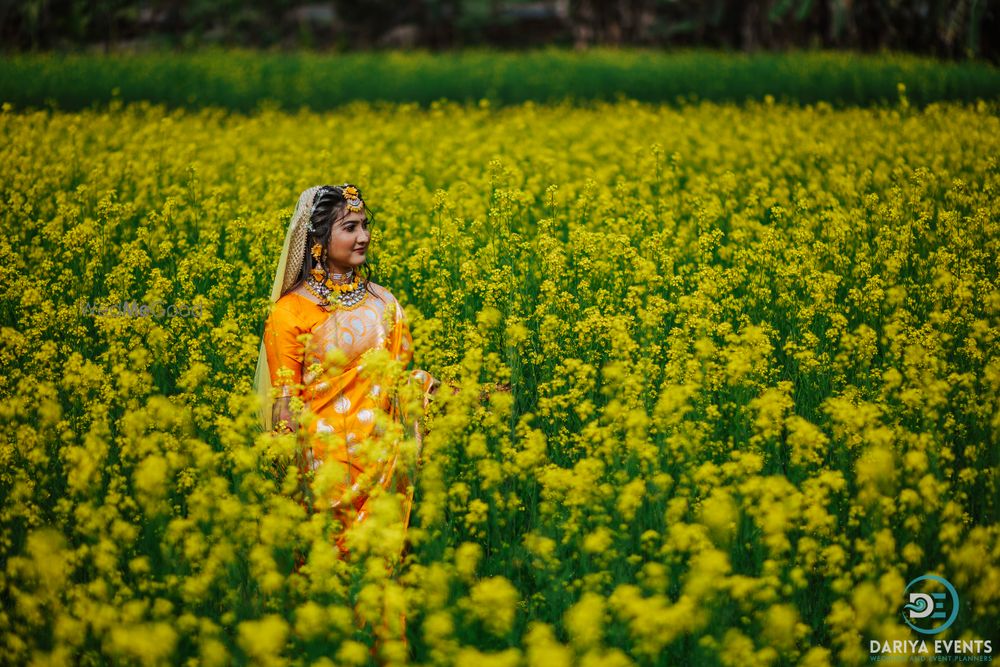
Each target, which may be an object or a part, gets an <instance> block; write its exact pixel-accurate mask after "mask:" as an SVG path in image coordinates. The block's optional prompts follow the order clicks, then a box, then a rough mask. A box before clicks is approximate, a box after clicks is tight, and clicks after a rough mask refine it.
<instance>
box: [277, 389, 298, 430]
mask: <svg viewBox="0 0 1000 667" xmlns="http://www.w3.org/2000/svg"><path fill="white" fill-rule="evenodd" d="M291 401H292V397H291V396H279V397H278V398H276V399H275V400H274V407H273V408H272V410H271V424H273V425H274V427H273V428H274V431H275V432H276V433H295V432H296V431H298V430H299V420H298V418H297V417H296V414H295V411H294V410H292V406H291Z"/></svg>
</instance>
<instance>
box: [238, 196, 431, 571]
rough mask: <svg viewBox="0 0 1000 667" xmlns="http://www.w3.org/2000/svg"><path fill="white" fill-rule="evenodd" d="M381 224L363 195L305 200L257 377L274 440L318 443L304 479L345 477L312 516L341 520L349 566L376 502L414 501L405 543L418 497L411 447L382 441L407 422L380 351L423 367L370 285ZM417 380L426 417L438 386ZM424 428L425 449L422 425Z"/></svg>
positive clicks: (275, 294) (398, 314) (314, 505)
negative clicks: (359, 530) (404, 449)
mask: <svg viewBox="0 0 1000 667" xmlns="http://www.w3.org/2000/svg"><path fill="white" fill-rule="evenodd" d="M369 225H370V217H369V211H368V208H367V206H366V205H365V202H364V200H363V199H362V197H361V193H360V192H359V191H358V189H357V187H355V186H353V185H350V184H345V185H341V186H329V185H324V186H316V187H311V188H309V189H308V190H306V191H305V192H303V193H302V194H301V195H300V196H299V201H298V205H297V206H296V208H295V213H294V215H293V216H292V220H291V223H290V224H289V227H288V232H287V234H286V235H285V243H284V248H283V249H282V253H281V259H280V260H279V262H278V271H277V274H276V275H275V280H274V287H273V288H272V291H271V301H272V302H274V303H273V305H272V308H271V313H270V315H269V317H268V319H267V323H266V324H265V327H264V339H263V342H262V343H261V352H260V355H259V357H258V363H257V375H256V378H255V385H256V389H257V392H258V394H259V395H260V396H261V397H262V399H263V400H264V403H263V407H264V409H263V411H262V415H261V417H262V419H261V421H262V424H263V426H264V429H265V431H272V430H273V431H276V432H290V431H297V430H299V429H303V430H305V431H306V432H307V433H308V439H307V442H308V443H309V444H307V445H306V446H305V448H304V451H303V452H302V457H301V458H300V461H301V462H302V464H303V465H301V466H300V471H302V469H303V468H304V469H305V470H304V472H307V473H311V472H313V471H316V470H317V469H318V468H320V467H321V466H322V467H327V466H335V469H334V470H333V471H332V479H333V480H335V482H334V483H333V484H332V485H330V486H329V487H328V488H327V489H325V490H323V489H320V490H319V492H318V493H317V494H315V495H314V496H312V497H311V498H310V500H309V501H308V503H309V505H311V507H309V509H310V511H312V510H314V509H315V510H321V509H323V508H329V509H332V510H333V512H334V513H335V516H336V518H337V519H338V520H339V521H340V523H341V524H342V525H343V527H344V530H343V531H341V533H340V534H339V536H338V537H337V540H336V542H337V546H338V548H339V549H340V551H341V554H342V556H346V555H347V553H348V550H347V546H346V541H345V538H346V533H347V530H348V529H349V528H350V526H351V525H353V524H354V523H356V522H360V521H362V520H364V518H365V516H366V515H367V511H368V501H369V500H370V499H371V498H372V496H373V494H374V493H378V492H381V491H383V490H391V489H393V488H395V489H396V490H398V491H401V492H402V493H403V494H404V501H403V507H402V518H403V530H404V532H405V530H406V527H407V526H408V524H409V516H410V508H411V505H412V486H411V485H410V484H409V483H408V482H409V480H407V479H406V476H405V475H404V474H403V473H402V471H401V468H402V465H401V464H400V465H397V464H398V463H399V461H398V459H399V450H398V444H399V443H398V441H399V438H398V437H395V438H393V442H386V441H385V438H380V436H382V435H391V433H390V432H389V431H387V430H386V429H384V428H383V427H382V425H381V424H380V423H379V422H381V421H382V418H381V417H380V415H387V416H388V418H389V419H390V420H393V421H396V422H399V423H405V422H404V420H405V418H406V417H407V415H406V412H407V411H406V409H405V405H404V402H403V401H401V400H400V397H399V395H398V392H397V391H396V390H395V389H396V385H397V384H398V383H397V382H395V381H394V379H395V378H394V376H395V375H398V373H394V372H393V371H392V370H391V368H390V369H389V370H385V369H384V368H383V369H382V370H381V371H376V372H375V373H372V372H371V369H368V370H367V371H366V370H365V369H364V366H365V365H366V362H367V361H369V360H371V361H372V364H373V365H376V366H377V365H378V360H377V358H378V356H379V355H378V354H375V355H374V356H373V353H376V352H377V351H378V350H385V351H386V353H387V354H386V353H382V355H381V356H383V357H385V356H388V357H389V361H390V366H392V363H393V362H394V363H395V365H396V370H397V371H398V370H399V369H402V368H405V366H406V365H407V364H408V363H409V362H410V360H411V359H412V357H413V341H412V338H411V337H410V332H409V328H408V327H407V324H406V317H405V314H404V312H403V309H402V307H401V306H400V304H399V302H398V301H397V300H396V298H395V297H394V296H393V295H392V294H391V293H390V292H389V290H387V289H386V288H384V287H382V286H380V285H377V284H375V283H373V282H371V280H370V276H371V268H370V267H369V266H368V264H367V262H366V259H367V253H368V245H369V243H370V241H371V233H370V229H369ZM383 361H384V359H383ZM409 380H410V381H415V382H417V383H419V385H420V389H421V390H422V392H423V397H424V405H425V406H426V402H427V400H428V398H429V396H430V392H431V388H432V384H436V383H435V382H434V380H433V379H432V378H431V376H430V375H429V374H428V373H425V372H424V371H419V370H417V371H414V372H413V373H412V374H411V375H410V376H409ZM272 396H273V399H272ZM412 429H413V433H414V435H415V437H416V438H417V441H418V447H419V439H420V430H419V427H418V426H417V424H416V422H415V420H414V421H413V424H412ZM307 487H308V485H307ZM307 491H311V489H309V488H307Z"/></svg>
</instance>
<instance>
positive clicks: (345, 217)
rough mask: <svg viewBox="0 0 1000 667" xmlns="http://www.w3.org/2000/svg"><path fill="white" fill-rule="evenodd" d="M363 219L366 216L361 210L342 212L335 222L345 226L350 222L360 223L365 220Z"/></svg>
mask: <svg viewBox="0 0 1000 667" xmlns="http://www.w3.org/2000/svg"><path fill="white" fill-rule="evenodd" d="M365 217H367V214H366V213H365V212H364V211H363V210H361V211H344V212H343V213H341V214H340V215H339V216H337V218H336V222H339V223H341V224H344V225H346V224H350V223H352V222H361V221H362V220H364V219H365Z"/></svg>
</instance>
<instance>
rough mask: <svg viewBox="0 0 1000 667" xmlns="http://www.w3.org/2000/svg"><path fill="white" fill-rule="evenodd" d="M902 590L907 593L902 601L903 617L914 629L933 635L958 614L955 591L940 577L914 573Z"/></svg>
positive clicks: (948, 624)
mask: <svg viewBox="0 0 1000 667" xmlns="http://www.w3.org/2000/svg"><path fill="white" fill-rule="evenodd" d="M910 589H913V591H912V592H911V591H910ZM904 593H908V594H909V595H908V597H907V600H908V602H907V603H906V604H904V605H903V620H904V621H906V624H907V625H908V626H910V627H911V628H913V629H914V630H916V631H917V632H920V633H922V634H925V635H936V634H937V633H939V632H941V631H942V630H946V629H948V628H949V627H951V624H952V623H954V622H955V618H956V617H957V616H958V591H956V590H955V587H954V586H952V585H951V582H949V581H948V580H947V579H945V578H944V577H939V576H937V575H936V574H925V575H924V576H922V577H917V578H916V579H914V580H913V581H911V582H910V583H908V584H907V585H906V590H905V591H904Z"/></svg>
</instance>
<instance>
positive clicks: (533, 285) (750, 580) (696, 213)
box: [0, 90, 1000, 667]
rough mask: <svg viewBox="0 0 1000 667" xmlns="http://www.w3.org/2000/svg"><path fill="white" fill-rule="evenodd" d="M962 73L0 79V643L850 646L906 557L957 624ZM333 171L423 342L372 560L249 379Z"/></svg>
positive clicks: (416, 654)
mask: <svg viewBox="0 0 1000 667" xmlns="http://www.w3.org/2000/svg"><path fill="white" fill-rule="evenodd" d="M997 111H998V109H997V106H996V104H995V103H983V102H980V103H978V104H972V105H968V104H966V105H958V104H951V103H947V104H944V103H942V104H930V105H928V106H926V107H925V108H921V109H918V108H916V106H913V107H911V106H910V105H909V104H908V103H907V98H906V91H905V90H900V92H899V101H898V103H896V104H894V105H893V106H891V107H888V108H881V109H858V108H848V109H841V110H835V109H833V108H832V107H831V106H829V105H827V104H824V103H819V104H816V105H811V106H786V105H783V104H780V103H775V102H774V101H773V100H771V99H768V100H765V101H764V102H761V103H753V102H751V103H748V104H743V105H731V104H714V103H709V102H704V103H698V104H684V105H680V106H675V107H668V106H659V105H652V104H642V103H638V102H627V101H621V102H616V103H604V102H594V103H591V104H588V105H585V106H571V105H568V104H565V105H558V104H556V105H538V104H532V103H524V104H520V105H512V106H507V107H504V108H492V107H491V106H490V104H489V103H487V102H483V103H481V104H479V105H459V104H450V103H434V104H431V105H429V106H427V107H420V106H417V105H415V104H388V103H385V104H367V103H353V104H350V105H347V106H343V107H340V108H339V109H338V110H335V111H331V112H324V113H313V112H308V111H302V112H298V113H295V112H284V111H278V110H275V109H267V108H262V109H261V110H259V111H257V112H254V113H252V114H250V115H242V114H239V113H233V112H227V111H223V110H220V109H218V108H209V109H205V110H199V111H194V110H187V111H185V110H167V109H166V108H165V107H162V106H155V105H151V104H148V103H135V104H128V105H123V104H122V103H120V102H119V103H112V104H111V105H110V107H109V108H107V109H104V110H102V111H95V110H91V111H80V112H73V113H66V112H50V111H40V112H24V111H19V110H17V109H14V108H12V107H11V106H10V105H5V106H4V111H3V113H2V114H0V133H2V141H0V188H2V213H0V218H2V221H3V230H4V233H3V234H2V235H0V259H2V261H0V274H2V275H0V277H2V280H0V327H2V328H0V398H2V400H0V415H2V424H0V433H2V434H3V436H2V439H0V497H2V509H0V597H2V599H3V610H2V615H0V656H2V659H0V661H2V662H4V663H5V664H34V665H103V664H109V663H113V664H140V665H161V664H164V665H167V664H183V665H229V664H234V663H235V664H260V665H318V666H321V665H367V664H397V665H402V664H414V665H452V664H455V665H470V666H474V667H490V666H501V665H503V666H506V665H510V666H514V665H527V666H531V667H536V666H537V667H559V666H561V665H586V666H597V665H601V666H618V665H622V666H624V665H664V666H665V665H727V666H728V665H733V666H735V665H809V666H819V665H838V664H847V665H857V664H863V663H866V662H868V661H869V660H870V657H871V656H870V652H871V649H870V642H871V641H872V640H879V641H884V640H889V639H893V638H904V637H905V638H913V637H915V636H916V635H914V634H913V633H912V632H911V631H910V629H909V628H907V627H906V623H905V622H904V617H903V615H902V614H901V613H900V611H901V609H902V606H903V603H904V602H906V599H907V598H906V595H905V592H906V588H907V582H910V581H911V580H913V579H914V578H915V577H918V576H920V575H924V574H925V573H934V574H937V575H940V576H941V577H944V578H946V579H947V580H948V581H950V582H951V583H952V584H953V585H954V587H955V589H956V590H957V592H958V594H959V596H960V598H961V606H960V610H959V613H958V616H957V619H956V620H955V621H954V624H952V625H951V627H949V628H948V629H947V630H945V631H944V632H942V633H941V634H939V635H936V638H937V639H946V640H969V641H972V640H988V639H993V640H996V638H997V634H996V631H997V628H998V627H1000V622H998V621H1000V515H998V513H1000V486H998V477H997V475H998V470H1000V453H998V452H1000V447H998V445H1000V276H998V268H1000V266H998V265H1000V165H998V156H1000V116H998V113H997ZM343 182H353V183H356V184H358V185H359V186H360V187H361V188H362V190H363V191H364V193H365V199H366V201H367V202H368V204H369V205H370V206H371V207H372V209H373V210H374V212H375V224H374V227H373V229H374V230H375V232H374V238H373V242H372V252H371V253H370V260H371V262H372V264H373V267H374V280H375V281H376V282H377V283H379V284H381V285H384V286H386V287H388V288H389V289H390V290H391V291H392V292H393V294H395V295H396V296H397V297H398V298H399V299H400V301H401V302H402V303H403V304H404V306H405V309H406V315H407V317H408V318H409V322H410V326H411V328H412V331H413V337H414V344H415V347H416V357H415V360H414V363H415V365H416V366H417V367H420V368H424V369H426V370H428V371H430V372H431V373H432V374H433V375H435V376H436V377H437V378H440V379H441V380H442V382H443V384H442V387H443V389H442V390H441V391H439V392H438V393H437V394H436V396H435V400H434V402H433V404H432V405H431V407H430V409H429V411H428V413H427V415H426V418H425V420H426V421H425V428H426V436H425V438H424V441H423V449H422V453H421V463H420V468H419V473H418V475H417V477H416V484H415V486H416V489H415V500H414V514H413V517H412V519H411V526H410V529H409V531H408V533H407V536H408V538H409V539H410V547H409V549H408V552H407V554H406V557H405V559H404V560H403V561H402V562H396V561H394V560H393V559H392V558H391V554H392V552H393V548H394V547H395V546H397V545H398V544H399V543H400V541H401V539H402V532H401V527H400V526H399V525H398V522H394V521H393V520H392V518H393V514H392V500H393V499H392V498H391V497H390V496H388V495H387V496H384V497H383V498H382V499H381V500H382V501H384V502H381V503H380V504H378V505H377V506H376V510H377V511H376V512H375V513H374V514H373V515H371V516H370V517H368V518H367V519H366V521H365V522H364V523H362V524H361V527H359V528H358V529H357V530H356V531H355V533H353V534H352V536H351V545H352V552H351V558H350V559H349V560H347V561H345V560H340V559H338V558H337V552H336V549H335V548H334V547H333V546H332V544H331V539H330V536H331V533H332V532H333V531H335V529H336V526H335V525H334V523H333V520H332V518H331V516H328V515H327V514H324V513H318V514H311V515H307V513H306V512H305V510H304V509H303V507H302V505H301V504H300V503H299V500H300V497H299V496H298V495H297V494H299V493H300V491H299V489H298V487H297V484H296V471H295V469H294V467H290V466H288V465H287V463H288V461H290V460H291V457H292V456H293V455H294V450H295V447H296V440H295V437H296V436H295V435H283V436H272V435H271V434H269V433H262V432H261V431H260V429H259V427H258V426H257V418H256V411H255V406H254V403H253V398H252V387H251V384H252V380H253V374H254V368H255V364H256V361H257V353H258V349H259V344H260V335H261V332H262V327H263V322H264V318H265V316H266V313H267V307H268V305H269V299H268V296H269V293H270V288H271V282H272V280H273V278H274V271H275V266H276V262H277V259H278V255H279V254H280V251H281V246H282V240H283V238H284V235H285V230H286V227H287V225H288V221H289V218H290V216H291V214H292V211H293V209H294V206H295V202H296V198H297V197H298V194H299V193H300V192H301V191H302V190H304V189H305V188H307V187H309V186H311V185H318V184H324V183H329V184H339V183H343ZM507 387H509V390H507ZM412 445H413V443H412V442H410V443H408V446H409V450H408V451H410V453H411V454H410V455H411V458H412V457H413V451H414V448H413V446H412ZM296 558H300V559H304V565H302V566H301V567H296ZM994 646H995V642H994ZM993 650H994V651H995V650H996V649H995V648H994V649H993Z"/></svg>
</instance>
